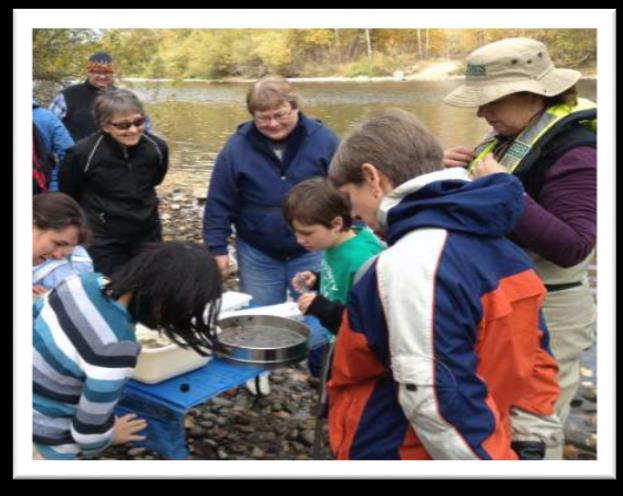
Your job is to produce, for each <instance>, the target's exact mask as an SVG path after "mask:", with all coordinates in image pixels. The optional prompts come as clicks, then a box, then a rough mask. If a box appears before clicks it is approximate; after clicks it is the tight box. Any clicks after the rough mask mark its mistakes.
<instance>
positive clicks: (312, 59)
mask: <svg viewBox="0 0 623 496" xmlns="http://www.w3.org/2000/svg"><path fill="white" fill-rule="evenodd" d="M512 36H524V37H530V38H535V39H538V40H540V41H543V42H544V43H546V44H547V46H548V47H549V49H550V53H551V55H552V58H553V59H554V61H555V63H556V64H557V65H559V66H565V67H573V68H579V69H581V68H583V67H594V65H595V62H596V52H597V49H596V48H597V33H596V30H595V29H110V30H104V31H95V30H89V29H35V30H34V31H33V77H34V79H35V80H37V81H51V82H52V81H53V82H58V83H64V82H67V81H68V80H71V79H79V78H82V77H83V76H84V65H85V60H86V58H87V57H88V55H89V54H90V53H92V52H93V51H98V50H103V51H108V52H110V53H111V54H112V55H113V57H114V58H115V61H116V63H117V65H118V67H119V70H120V73H121V76H122V77H141V78H173V79H183V78H206V79H220V78H228V77H249V78H256V77H261V76H263V75H265V74H268V73H279V74H282V75H284V76H286V77H297V76H298V77H303V76H306V77H318V76H346V77H356V76H361V75H365V76H383V75H391V74H393V73H394V72H395V71H403V72H404V73H406V74H409V73H411V72H415V71H417V69H418V67H419V66H420V65H421V64H422V63H424V62H427V61H430V60H434V59H457V60H458V59H464V57H465V56H466V55H467V54H468V53H469V52H471V51H473V50H474V49H476V48H478V47H479V46H482V45H484V44H486V43H489V42H492V41H495V40H498V39H502V38H507V37H512Z"/></svg>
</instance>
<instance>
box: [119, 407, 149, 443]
mask: <svg viewBox="0 0 623 496" xmlns="http://www.w3.org/2000/svg"><path fill="white" fill-rule="evenodd" d="M146 427H147V420H145V419H139V418H137V415H136V414H135V413H127V414H126V415H124V416H123V417H115V426H114V427H113V435H112V443H113V444H114V445H119V444H125V443H128V442H130V441H144V440H145V439H147V437H146V436H140V435H138V434H136V433H137V432H140V431H142V430H143V429H145V428H146Z"/></svg>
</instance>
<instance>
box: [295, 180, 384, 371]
mask: <svg viewBox="0 0 623 496" xmlns="http://www.w3.org/2000/svg"><path fill="white" fill-rule="evenodd" d="M283 210H284V216H285V218H286V220H287V222H288V224H289V225H290V227H291V228H292V230H293V231H294V233H295V235H296V240H297V242H298V243H299V244H300V245H301V246H303V247H304V248H305V249H307V250H309V251H320V250H325V252H324V257H323V259H322V264H321V267H320V272H319V273H313V272H310V271H305V272H299V273H298V274H297V275H296V276H295V277H294V278H293V280H292V285H293V286H294V288H295V289H296V290H297V291H301V292H302V293H303V294H302V295H301V296H300V297H299V299H298V305H299V309H300V310H301V312H303V313H304V314H307V315H313V316H315V317H317V318H318V319H319V320H320V322H321V323H322V325H323V326H324V327H325V328H326V329H327V330H328V331H329V332H328V333H327V338H328V340H329V342H332V341H333V340H334V339H335V334H336V333H337V330H338V328H339V326H340V322H341V320H342V312H343V310H344V305H345V303H346V300H347V296H348V292H349V291H350V288H351V287H352V285H353V281H354V279H355V275H356V274H357V272H358V271H359V269H360V268H361V267H362V266H364V265H365V264H366V262H368V260H370V259H371V258H373V257H374V256H376V255H377V254H378V253H380V252H381V251H382V250H383V248H384V245H383V243H382V242H381V241H380V240H379V239H378V238H377V237H376V236H375V235H374V233H373V232H372V231H371V230H370V229H368V228H367V227H354V226H353V225H352V219H351V215H350V203H349V201H348V198H347V197H346V196H345V195H343V194H342V193H340V192H339V191H337V190H336V189H335V188H334V187H333V186H332V185H331V184H330V183H329V181H328V180H327V179H325V178H322V177H316V178H312V179H308V180H306V181H303V182H302V183H300V184H298V185H297V186H295V187H294V188H293V189H292V190H291V191H290V194H289V195H288V197H287V198H286V201H285V203H284V207H283ZM323 352H324V350H323V349H322V348H317V349H315V350H312V351H311V352H310V355H309V369H310V372H311V373H312V375H313V376H315V377H318V376H319V375H320V374H319V373H320V365H321V360H322V354H323Z"/></svg>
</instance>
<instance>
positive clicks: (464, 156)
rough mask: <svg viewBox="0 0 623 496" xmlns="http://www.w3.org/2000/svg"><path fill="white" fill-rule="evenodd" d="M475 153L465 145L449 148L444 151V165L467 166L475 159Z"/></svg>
mask: <svg viewBox="0 0 623 496" xmlns="http://www.w3.org/2000/svg"><path fill="white" fill-rule="evenodd" d="M474 158H475V157H474V153H473V151H472V150H470V149H469V148H466V147H464V146H455V147H453V148H448V149H447V150H444V152H443V165H444V167H446V168H448V167H467V166H468V165H469V163H470V162H471V161H472V160H474Z"/></svg>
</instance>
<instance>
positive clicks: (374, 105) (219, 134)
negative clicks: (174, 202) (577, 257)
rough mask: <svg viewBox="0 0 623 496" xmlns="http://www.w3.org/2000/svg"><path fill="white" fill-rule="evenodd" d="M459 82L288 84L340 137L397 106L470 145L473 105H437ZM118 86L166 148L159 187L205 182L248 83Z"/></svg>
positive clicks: (589, 89)
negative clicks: (141, 108) (132, 97)
mask: <svg viewBox="0 0 623 496" xmlns="http://www.w3.org/2000/svg"><path fill="white" fill-rule="evenodd" d="M459 84H461V80H460V79H447V80H441V81H390V82H387V81H384V82H333V83H328V82H305V83H294V86H295V88H296V89H297V91H298V92H299V95H300V98H301V108H302V110H303V112H305V113H306V114H307V115H308V116H311V117H315V118H318V119H321V120H322V121H323V122H324V123H325V124H326V125H327V126H328V127H330V128H331V129H333V130H334V131H335V132H336V133H337V134H338V136H340V137H342V136H344V134H345V133H346V132H347V131H348V129H349V127H351V126H352V125H353V124H355V123H357V122H359V121H361V120H365V119H367V118H369V117H370V116H371V115H373V114H374V113H375V112H379V111H382V110H384V109H388V108H401V109H403V110H407V111H409V112H413V113H414V114H415V115H417V116H418V117H419V118H420V119H421V120H422V121H423V122H424V123H425V124H426V125H427V126H428V128H429V129H430V130H431V131H432V133H433V134H434V135H435V136H437V138H438V139H439V140H440V141H441V143H442V145H443V146H444V147H446V146H453V145H465V146H474V145H476V144H477V143H478V142H479V141H480V140H481V138H482V137H483V136H484V135H485V134H486V133H487V132H488V126H487V124H486V122H484V120H482V119H478V118H476V116H475V112H476V109H461V108H456V107H450V106H448V105H445V104H444V103H443V102H442V100H443V97H444V96H445V95H446V94H448V93H449V92H450V91H451V90H452V89H454V88H455V87H456V86H458V85H459ZM121 86H123V87H126V88H128V89H131V90H133V91H135V92H136V93H137V95H138V96H139V97H140V98H141V100H142V101H143V102H144V103H145V106H146V110H147V112H148V114H149V115H150V117H151V119H152V121H153V124H154V129H153V130H154V132H155V134H157V135H159V136H161V137H162V138H164V139H165V140H166V141H167V143H168V144H169V147H170V152H171V156H170V164H171V166H170V173H169V174H168V176H167V179H166V180H165V185H173V184H180V185H192V186H193V187H201V186H202V185H204V186H207V184H208V181H209V178H210V174H211V171H212V166H213V164H214V160H215V158H216V155H217V153H218V152H219V150H220V149H221V148H222V146H223V145H224V143H225V142H226V140H227V138H228V137H229V136H230V135H231V134H232V133H233V132H234V131H235V129H236V127H237V126H238V124H240V123H242V122H244V121H246V120H248V119H249V114H248V113H247V111H246V108H245V103H244V102H245V95H246V91H247V89H248V87H249V84H248V83H212V82H160V81H153V82H129V81H124V82H122V83H121ZM579 91H580V94H581V95H582V96H585V97H587V98H590V99H593V100H594V99H595V98H596V81H595V80H582V81H580V83H579Z"/></svg>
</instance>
